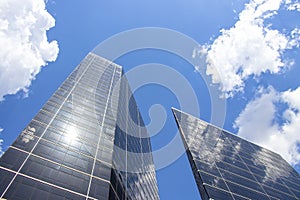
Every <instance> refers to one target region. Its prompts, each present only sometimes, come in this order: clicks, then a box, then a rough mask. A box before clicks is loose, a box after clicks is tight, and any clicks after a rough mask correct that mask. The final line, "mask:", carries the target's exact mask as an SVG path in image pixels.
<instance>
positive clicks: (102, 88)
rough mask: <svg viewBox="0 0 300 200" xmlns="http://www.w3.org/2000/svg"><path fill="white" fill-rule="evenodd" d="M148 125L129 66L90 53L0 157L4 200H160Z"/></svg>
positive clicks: (0, 189) (0, 185)
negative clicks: (128, 76) (130, 79)
mask: <svg viewBox="0 0 300 200" xmlns="http://www.w3.org/2000/svg"><path fill="white" fill-rule="evenodd" d="M132 118H133V119H137V120H136V122H135V124H136V123H137V124H138V125H139V126H132V125H131V124H130V122H131V121H130V120H129V119H132ZM140 125H141V126H140ZM143 125H144V124H143V120H142V118H141V116H140V113H139V111H138V108H137V105H136V102H135V101H134V98H133V96H132V93H131V91H130V88H129V86H128V82H127V80H126V77H125V76H123V72H122V67H120V66H119V65H116V64H114V63H112V62H111V61H108V60H106V59H104V58H101V57H99V56H98V55H95V54H93V53H89V54H88V55H87V56H86V57H85V58H84V59H83V60H82V62H81V63H80V64H79V65H78V66H77V67H76V68H75V70H74V71H73V72H72V73H71V75H70V76H69V77H68V78H67V79H66V80H65V81H64V83H63V84H62V85H61V86H60V87H59V88H58V89H57V91H56V92H55V93H54V94H53V96H52V97H51V98H50V99H49V100H48V101H47V102H46V103H45V105H44V106H43V107H42V109H41V110H40V111H39V112H38V114H37V115H36V116H35V117H34V118H33V119H32V121H31V122H30V123H29V124H28V126H27V127H26V128H25V129H24V130H23V131H22V133H21V134H20V135H19V136H18V138H17V139H16V140H15V142H14V143H13V144H12V145H11V146H10V147H9V148H8V150H7V151H6V152H5V153H4V154H3V156H2V157H1V158H0V199H22V200H23V199H119V200H122V199H158V189H157V183H156V177H155V169H154V165H153V158H152V155H151V145H150V141H149V138H148V134H147V132H146V130H145V128H144V126H143ZM120 127H121V128H120ZM124 127H125V128H124ZM132 127H133V128H132ZM131 151H132V152H135V154H134V155H137V156H132V155H131V154H130V153H128V152H131ZM144 152H146V153H144ZM120 156H122V157H120ZM132 157H134V159H132ZM136 157H138V158H139V159H140V160H137V159H136ZM129 165H133V166H136V169H139V171H138V170H131V171H130V170H129V171H128V170H127V169H129V168H128V166H129Z"/></svg>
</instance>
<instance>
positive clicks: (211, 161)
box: [172, 109, 300, 200]
mask: <svg viewBox="0 0 300 200" xmlns="http://www.w3.org/2000/svg"><path fill="white" fill-rule="evenodd" d="M172 110H173V114H174V116H175V119H176V123H177V125H178V128H179V131H180V133H181V137H182V139H183V142H184V145H185V148H186V152H187V156H188V159H189V162H190V165H191V167H192V171H193V174H194V177H195V180H196V183H197V186H198V189H199V192H200V194H201V197H202V199H203V200H208V199H210V200H211V199H215V200H216V199H236V200H237V199H238V200H242V199H259V200H264V199H268V200H270V199H271V200H275V199H278V200H279V199H280V200H296V199H300V176H299V174H298V173H297V172H296V171H295V170H294V169H293V168H292V167H291V166H290V165H289V164H288V163H287V162H286V161H285V160H284V159H283V158H282V157H281V156H280V155H278V154H276V153H274V152H272V151H270V150H267V149H265V148H262V147H260V146H257V145H255V144H253V143H251V142H249V141H246V140H244V139H241V138H239V137H237V136H236V135H233V134H231V133H229V132H226V131H224V130H223V129H220V128H218V127H215V126H213V125H211V124H208V123H207V122H205V121H202V120H200V119H198V118H195V117H193V116H191V115H189V114H186V113H183V112H182V111H179V110H177V109H172Z"/></svg>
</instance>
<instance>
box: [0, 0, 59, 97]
mask: <svg viewBox="0 0 300 200" xmlns="http://www.w3.org/2000/svg"><path fill="white" fill-rule="evenodd" d="M54 25H55V20H54V18H53V17H52V16H51V15H50V14H49V13H48V12H47V10H46V9H45V2H44V0H2V1H1V2H0V45H1V51H0V83H1V85H0V101H1V100H3V97H4V96H5V95H6V94H15V93H17V92H18V91H20V90H23V91H25V92H26V91H27V90H28V87H29V86H30V84H31V81H32V80H33V79H34V78H35V76H36V75H37V74H38V73H39V71H40V70H41V67H42V66H45V65H46V64H47V62H51V61H55V60H56V58H57V55H58V50H59V49H58V45H57V42H56V41H52V42H48V40H47V35H46V32H47V30H49V29H50V28H51V27H53V26H54Z"/></svg>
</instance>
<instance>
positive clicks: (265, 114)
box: [235, 87, 300, 165]
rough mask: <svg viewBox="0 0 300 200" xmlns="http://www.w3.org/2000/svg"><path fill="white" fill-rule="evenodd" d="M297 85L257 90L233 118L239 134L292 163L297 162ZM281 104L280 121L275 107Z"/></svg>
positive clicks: (299, 122)
mask: <svg viewBox="0 0 300 200" xmlns="http://www.w3.org/2000/svg"><path fill="white" fill-rule="evenodd" d="M299 96H300V87H299V88H297V89H295V90H288V91H285V92H276V91H275V90H274V89H273V88H271V87H270V88H268V89H267V90H266V89H260V91H259V93H258V96H257V97H256V98H255V99H254V100H253V101H251V102H249V103H248V105H247V106H246V108H245V109H244V110H243V111H242V112H241V113H240V115H239V117H238V118H237V119H236V120H235V126H236V127H238V135H239V136H241V137H243V138H246V139H248V140H250V141H252V142H254V143H256V144H258V145H261V146H263V147H266V148H268V149H270V150H272V151H275V152H277V153H279V154H280V155H281V156H282V157H283V158H285V159H286V160H287V161H288V162H289V163H291V164H292V165H300V149H299V143H300V134H299V130H300V113H299V111H300V101H299ZM277 103H284V104H286V105H287V108H286V109H284V110H283V114H282V116H280V117H281V122H282V123H279V122H278V121H276V117H277V115H278V108H277V107H276V105H275V104H277Z"/></svg>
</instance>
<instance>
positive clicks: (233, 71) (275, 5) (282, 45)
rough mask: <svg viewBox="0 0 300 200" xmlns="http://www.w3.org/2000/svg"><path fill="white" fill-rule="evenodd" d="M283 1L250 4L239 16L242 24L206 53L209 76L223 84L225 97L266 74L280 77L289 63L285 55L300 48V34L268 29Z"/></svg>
mask: <svg viewBox="0 0 300 200" xmlns="http://www.w3.org/2000/svg"><path fill="white" fill-rule="evenodd" d="M282 1H283V0H250V2H249V3H248V4H246V6H245V9H244V10H243V11H242V12H241V13H240V14H239V20H238V21H237V22H236V23H235V25H234V26H233V27H232V28H230V29H229V30H224V29H223V30H221V35H220V36H219V37H218V38H217V39H216V40H214V41H213V43H212V44H211V45H208V46H207V49H206V55H207V58H206V62H207V69H206V73H207V74H208V75H211V77H212V82H213V83H216V84H220V90H221V91H222V92H223V93H224V96H225V97H231V96H233V95H234V94H235V93H236V92H239V91H243V89H244V81H245V80H246V79H247V78H249V77H250V76H254V77H258V76H260V75H261V74H262V73H265V72H270V73H278V72H280V71H281V70H282V69H283V68H284V67H285V66H286V63H285V61H284V60H283V59H282V54H283V52H284V51H285V50H286V49H290V48H293V47H295V46H299V41H300V36H299V30H298V29H295V30H294V31H293V32H292V33H291V36H286V35H284V34H283V33H280V32H279V31H278V30H275V29H271V28H270V26H269V25H265V19H267V18H271V17H273V16H275V15H276V13H277V11H278V10H279V8H280V6H281V4H282V3H283V2H282Z"/></svg>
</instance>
